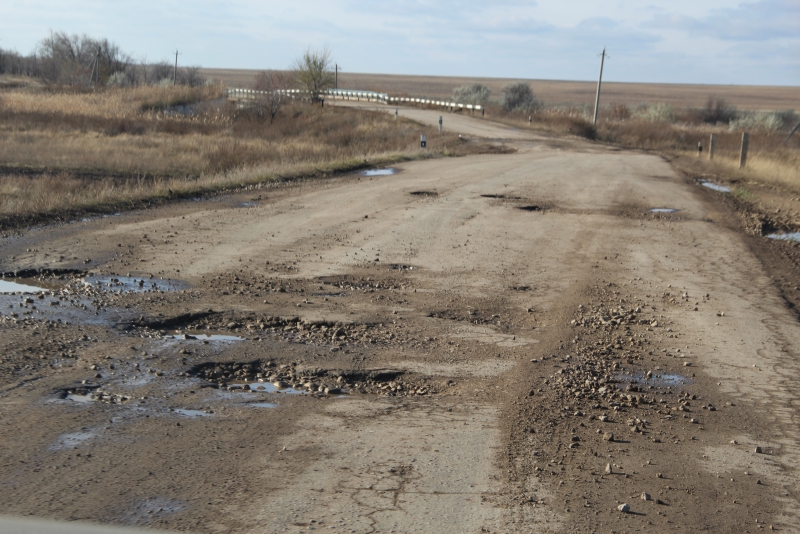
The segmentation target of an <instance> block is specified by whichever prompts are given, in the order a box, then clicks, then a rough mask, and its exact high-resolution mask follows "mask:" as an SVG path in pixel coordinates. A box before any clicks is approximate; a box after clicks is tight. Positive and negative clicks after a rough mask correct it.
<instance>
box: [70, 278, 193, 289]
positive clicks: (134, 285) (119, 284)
mask: <svg viewBox="0 0 800 534" xmlns="http://www.w3.org/2000/svg"><path fill="white" fill-rule="evenodd" d="M81 281H82V282H83V284H84V285H86V286H88V287H91V288H93V289H97V290H99V291H111V292H114V293H147V292H157V293H165V292H168V291H179V290H181V289H186V288H187V287H189V286H188V284H186V283H184V282H179V281H177V280H170V279H163V278H137V277H135V276H98V275H89V276H84V277H83V278H82V279H81Z"/></svg>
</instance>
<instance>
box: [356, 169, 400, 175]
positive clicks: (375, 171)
mask: <svg viewBox="0 0 800 534" xmlns="http://www.w3.org/2000/svg"><path fill="white" fill-rule="evenodd" d="M397 172H398V171H397V169H395V168H393V167H387V168H385V169H369V170H367V171H361V172H360V173H359V174H361V176H390V175H392V174H397Z"/></svg>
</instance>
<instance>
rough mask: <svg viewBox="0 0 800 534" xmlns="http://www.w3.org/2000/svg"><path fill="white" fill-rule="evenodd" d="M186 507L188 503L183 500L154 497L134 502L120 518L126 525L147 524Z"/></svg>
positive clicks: (186, 508)
mask: <svg viewBox="0 0 800 534" xmlns="http://www.w3.org/2000/svg"><path fill="white" fill-rule="evenodd" d="M188 509H189V505H188V504H186V503H185V502H183V501H179V500H177V499H167V498H164V497H155V498H152V499H146V500H143V501H139V502H138V503H136V504H135V505H134V506H133V507H132V508H131V509H129V510H128V511H126V512H125V513H123V514H122V517H121V520H122V522H123V523H124V524H128V525H147V524H149V523H152V522H154V521H159V520H161V519H162V518H164V517H166V516H169V515H172V514H177V513H179V512H183V511H184V510H188Z"/></svg>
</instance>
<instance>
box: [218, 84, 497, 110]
mask: <svg viewBox="0 0 800 534" xmlns="http://www.w3.org/2000/svg"><path fill="white" fill-rule="evenodd" d="M225 92H226V96H227V97H228V98H230V99H233V100H251V99H255V98H257V97H258V96H259V95H264V94H268V93H269V91H257V90H255V89H240V88H235V87H229V88H227V89H226V90H225ZM278 92H280V93H282V94H285V95H287V96H291V97H293V98H294V97H296V96H300V95H303V94H308V92H307V91H302V90H300V89H283V90H279V91H278ZM322 94H323V95H324V97H325V98H333V99H341V100H358V101H360V100H365V101H367V102H380V103H383V104H386V105H392V104H395V105H397V104H421V105H423V106H425V105H428V106H437V107H442V108H448V109H450V110H451V111H452V110H456V109H458V110H462V109H466V110H470V111H473V112H474V111H481V110H483V106H481V105H477V104H462V103H460V102H448V101H444V100H429V99H425V98H407V97H396V96H389V95H388V94H386V93H376V92H375V91H354V90H349V89H328V90H327V91H325V92H324V93H322Z"/></svg>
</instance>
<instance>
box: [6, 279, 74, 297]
mask: <svg viewBox="0 0 800 534" xmlns="http://www.w3.org/2000/svg"><path fill="white" fill-rule="evenodd" d="M60 288H61V286H58V285H56V284H48V283H46V282H42V281H41V280H36V279H33V278H12V279H11V280H0V293H41V292H42V291H53V290H57V289H60Z"/></svg>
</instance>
